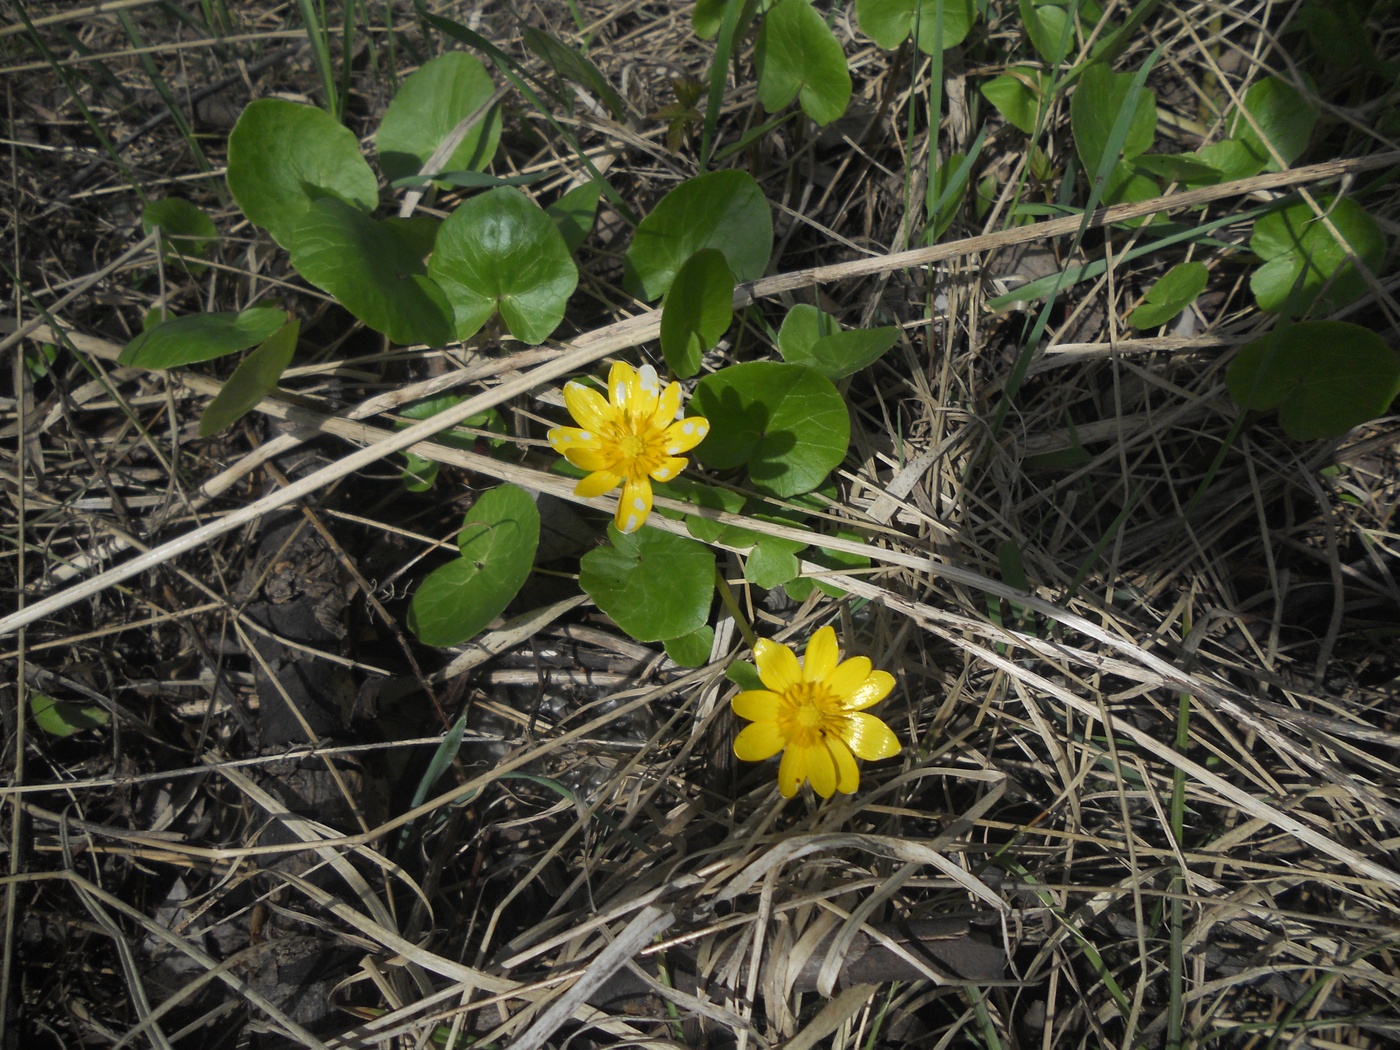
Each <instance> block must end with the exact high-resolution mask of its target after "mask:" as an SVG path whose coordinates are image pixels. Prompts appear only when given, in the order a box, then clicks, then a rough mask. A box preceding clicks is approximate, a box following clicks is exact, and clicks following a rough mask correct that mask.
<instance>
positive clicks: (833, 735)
mask: <svg viewBox="0 0 1400 1050" xmlns="http://www.w3.org/2000/svg"><path fill="white" fill-rule="evenodd" d="M753 655H754V663H755V664H757V665H758V676H759V678H761V679H762V680H763V684H764V685H765V686H767V688H766V689H748V690H745V691H744V692H742V693H740V694H739V695H738V696H736V697H735V698H734V699H733V700H732V701H731V706H732V707H733V708H734V713H735V714H736V715H738V716H739V717H740V718H747V719H749V721H750V722H752V725H747V726H745V727H744V728H743V730H742V731H740V733H739V735H738V736H736V737H735V738H734V753H735V754H736V755H738V756H739V757H740V758H741V759H743V760H744V761H745V762H762V761H763V760H764V759H766V758H772V757H773V756H774V755H776V754H777V753H778V752H779V751H781V752H782V753H783V760H782V762H780V763H779V764H778V789H779V790H780V791H781V792H782V793H783V796H784V797H785V798H792V796H793V795H795V794H797V789H798V788H799V787H801V786H802V782H803V781H804V780H810V781H811V782H812V788H813V789H814V790H815V791H816V793H817V794H818V795H820V796H821V797H822V798H830V797H831V796H832V794H833V793H834V792H837V791H841V792H844V793H846V794H850V793H852V792H853V791H855V789H856V788H857V787H859V786H860V769H859V768H858V767H857V766H856V759H857V758H863V759H865V760H866V761H874V760H876V759H880V758H892V757H894V756H895V755H897V754H899V750H900V744H899V738H898V737H897V736H895V735H894V732H893V731H892V730H891V729H890V727H889V726H887V725H885V723H884V722H882V721H880V719H878V718H876V717H875V716H874V715H871V714H866V712H865V709H866V708H867V707H873V706H874V705H875V704H878V703H879V702H880V701H881V700H883V699H884V698H885V697H887V696H888V695H889V693H890V690H891V689H893V688H894V678H893V676H891V675H890V674H888V673H887V672H885V671H875V670H872V665H871V663H870V661H869V660H868V659H867V658H866V657H864V656H853V657H851V658H850V659H848V660H842V659H840V656H841V653H840V651H839V650H838V649H837V647H836V632H835V631H834V630H832V629H831V628H830V627H823V628H822V629H821V630H820V631H818V632H817V633H816V634H814V635H812V640H811V641H809V642H808V643H807V652H806V654H805V655H804V657H803V659H802V660H801V661H800V662H799V661H798V659H797V654H796V653H794V652H793V651H792V650H791V649H789V648H788V647H787V646H786V645H782V644H780V643H778V642H774V641H771V640H769V639H767V638H760V639H759V641H758V644H757V645H756V646H754V651H753Z"/></svg>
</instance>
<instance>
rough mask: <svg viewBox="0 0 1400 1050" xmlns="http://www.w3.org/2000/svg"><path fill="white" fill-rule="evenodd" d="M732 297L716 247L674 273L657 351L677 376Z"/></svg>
mask: <svg viewBox="0 0 1400 1050" xmlns="http://www.w3.org/2000/svg"><path fill="white" fill-rule="evenodd" d="M798 2H799V3H801V0H798ZM733 299H734V275H733V274H731V273H730V272H729V266H728V264H726V263H725V261H724V253H723V252H721V251H719V250H718V249H715V248H702V249H701V250H700V251H698V252H696V253H695V254H694V255H692V256H691V257H690V258H689V259H687V260H686V261H685V265H684V266H682V267H681V268H680V270H679V271H678V272H677V273H676V279H675V280H674V281H672V282H671V287H670V289H669V290H668V291H667V292H666V302H665V304H664V305H663V306H662V308H661V352H662V353H663V354H664V355H665V356H666V364H667V365H669V366H670V368H671V371H672V372H674V373H676V375H677V376H679V377H680V378H681V379H689V378H690V377H691V376H693V375H694V374H695V373H696V372H698V371H700V358H701V355H703V354H704V353H705V351H707V350H711V349H713V348H714V346H715V345H716V344H717V343H718V342H719V340H720V337H721V336H723V335H724V333H725V331H726V330H727V329H728V328H729V324H730V322H731V321H733V320H734V310H733V308H732V306H731V303H732V301H733Z"/></svg>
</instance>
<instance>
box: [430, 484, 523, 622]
mask: <svg viewBox="0 0 1400 1050" xmlns="http://www.w3.org/2000/svg"><path fill="white" fill-rule="evenodd" d="M539 541H540V512H539V510H538V509H536V507H535V501H534V500H533V499H531V498H530V494H529V493H528V492H526V491H525V490H524V489H521V488H518V487H516V486H515V485H500V486H498V487H496V488H494V489H490V490H489V491H487V492H483V493H482V494H481V496H480V497H479V498H478V499H477V501H476V503H474V504H473V505H472V509H471V510H469V511H467V515H466V518H465V520H464V521H463V523H462V531H461V533H460V534H459V535H458V537H457V546H458V548H459V549H460V550H461V552H462V556H461V557H460V558H456V559H454V560H452V561H450V562H448V563H447V564H446V565H444V566H442V567H441V568H439V569H437V570H435V571H434V572H432V573H431V574H430V575H429V576H428V578H427V579H425V580H424V581H423V583H422V584H421V585H420V586H419V588H418V591H417V592H416V593H415V594H414V595H413V601H412V602H411V603H410V605H409V608H408V628H409V630H411V631H412V632H413V633H414V634H415V635H416V636H417V637H418V639H419V641H421V642H423V644H424V645H457V644H458V643H460V642H465V641H466V640H467V639H469V638H471V637H473V636H474V635H476V634H477V633H478V632H480V631H481V630H482V629H483V628H484V627H485V626H486V625H487V624H488V623H490V622H491V621H492V620H494V619H495V618H496V617H497V616H499V615H500V614H501V613H502V612H503V611H504V610H505V607H506V606H507V605H509V604H510V601H511V599H512V598H514V597H515V596H516V594H517V593H518V592H519V591H520V588H521V587H522V586H523V585H524V583H525V580H526V578H527V577H528V576H529V575H530V566H531V565H532V564H533V562H534V560H535V549H536V547H537V546H538V545H539Z"/></svg>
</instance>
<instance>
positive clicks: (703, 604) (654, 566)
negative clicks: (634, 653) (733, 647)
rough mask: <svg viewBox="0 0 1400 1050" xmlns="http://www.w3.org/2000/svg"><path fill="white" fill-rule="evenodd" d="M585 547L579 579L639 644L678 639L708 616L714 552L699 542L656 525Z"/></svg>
mask: <svg viewBox="0 0 1400 1050" xmlns="http://www.w3.org/2000/svg"><path fill="white" fill-rule="evenodd" d="M608 539H609V541H610V543H611V546H607V547H599V548H597V549H596V550H592V551H589V552H588V553H587V554H585V555H584V556H583V559H582V560H581V561H580V563H579V575H578V582H579V586H581V587H582V588H583V589H584V591H585V592H587V594H588V596H589V597H590V598H592V599H593V601H594V602H595V603H596V604H597V606H598V608H599V609H601V610H603V612H604V613H606V614H607V615H608V616H609V617H611V618H612V620H613V622H614V623H616V624H617V625H618V626H619V627H620V628H622V629H623V630H624V631H626V632H627V633H628V634H629V635H631V636H632V637H633V638H635V639H636V640H637V641H639V642H659V641H663V640H664V639H667V638H681V637H683V636H685V635H688V634H690V633H692V632H694V631H698V630H699V629H700V628H701V627H702V626H703V625H704V624H705V622H706V621H707V620H708V619H709V616H710V602H711V599H712V598H713V595H714V588H715V556H714V555H713V554H712V553H710V550H709V548H707V547H705V546H704V545H703V544H699V543H696V542H695V541H694V540H688V539H686V538H685V537H684V536H674V535H672V534H671V533H669V532H662V531H661V530H660V529H653V528H642V529H638V530H637V531H636V532H632V533H626V534H623V533H620V532H618V531H617V528H616V527H615V526H612V525H609V526H608Z"/></svg>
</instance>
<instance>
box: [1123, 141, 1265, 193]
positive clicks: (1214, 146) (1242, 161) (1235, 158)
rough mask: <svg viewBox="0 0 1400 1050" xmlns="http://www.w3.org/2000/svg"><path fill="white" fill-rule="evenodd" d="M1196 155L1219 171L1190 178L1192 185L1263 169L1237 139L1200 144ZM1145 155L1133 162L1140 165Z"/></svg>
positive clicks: (1246, 175)
mask: <svg viewBox="0 0 1400 1050" xmlns="http://www.w3.org/2000/svg"><path fill="white" fill-rule="evenodd" d="M1196 156H1197V157H1199V158H1200V160H1201V163H1203V164H1208V165H1209V166H1210V167H1212V168H1214V169H1215V170H1216V171H1217V172H1219V175H1218V177H1215V178H1211V177H1210V176H1207V177H1206V178H1204V179H1201V180H1199V181H1197V180H1194V179H1193V180H1192V181H1191V185H1192V186H1209V185H1213V184H1214V183H1216V182H1235V181H1237V180H1239V179H1248V178H1251V177H1253V176H1255V175H1258V174H1259V173H1260V172H1261V171H1263V170H1264V163H1263V161H1261V160H1259V158H1257V157H1256V156H1255V155H1254V154H1253V153H1252V152H1251V151H1250V149H1249V147H1248V146H1246V145H1245V144H1244V143H1243V142H1241V141H1239V139H1225V140H1223V141H1221V142H1213V143H1211V144H1210V145H1209V146H1202V147H1201V148H1200V149H1198V150H1197V151H1196ZM1145 160H1147V158H1146V157H1138V158H1137V160H1136V161H1134V163H1135V164H1138V165H1139V166H1141V164H1142V162H1143V161H1145Z"/></svg>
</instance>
